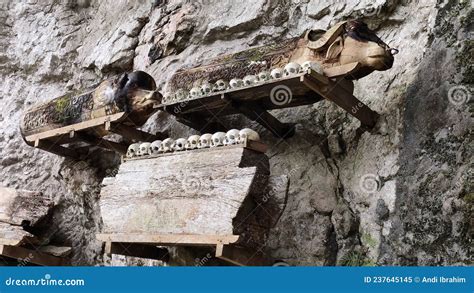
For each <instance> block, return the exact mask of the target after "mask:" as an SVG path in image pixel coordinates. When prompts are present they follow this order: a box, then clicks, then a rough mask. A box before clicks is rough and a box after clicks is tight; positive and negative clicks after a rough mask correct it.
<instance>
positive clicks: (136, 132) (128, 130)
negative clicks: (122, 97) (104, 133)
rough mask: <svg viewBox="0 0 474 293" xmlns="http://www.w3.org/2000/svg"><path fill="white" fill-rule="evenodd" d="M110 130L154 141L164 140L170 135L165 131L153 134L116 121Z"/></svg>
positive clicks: (133, 137) (127, 136) (126, 135)
mask: <svg viewBox="0 0 474 293" xmlns="http://www.w3.org/2000/svg"><path fill="white" fill-rule="evenodd" d="M110 131H111V132H113V133H117V134H120V135H121V136H123V137H125V138H128V139H135V140H137V141H147V142H153V141H155V140H163V139H165V138H167V137H168V136H167V135H166V134H164V133H157V134H151V133H148V132H145V131H141V130H138V129H135V128H133V127H130V126H126V125H123V124H115V123H113V124H112V125H111V126H110Z"/></svg>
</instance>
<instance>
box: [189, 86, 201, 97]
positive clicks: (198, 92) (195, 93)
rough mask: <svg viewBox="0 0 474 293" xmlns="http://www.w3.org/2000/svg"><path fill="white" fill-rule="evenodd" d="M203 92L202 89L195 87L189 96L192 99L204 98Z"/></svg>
mask: <svg viewBox="0 0 474 293" xmlns="http://www.w3.org/2000/svg"><path fill="white" fill-rule="evenodd" d="M202 94H203V92H202V89H201V88H200V87H193V88H192V89H191V90H190V91H189V96H190V97H191V98H198V97H200V96H202Z"/></svg>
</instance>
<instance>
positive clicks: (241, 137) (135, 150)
mask: <svg viewBox="0 0 474 293" xmlns="http://www.w3.org/2000/svg"><path fill="white" fill-rule="evenodd" d="M246 140H255V141H259V140H260V136H259V134H258V133H257V132H256V131H254V130H252V129H250V128H244V129H242V130H237V129H231V130H229V131H227V133H226V132H216V133H214V134H210V133H205V134H203V135H191V136H190V137H188V138H187V139H186V138H178V139H176V140H174V139H172V138H167V139H165V140H163V141H161V140H156V141H154V142H152V143H150V142H143V143H134V144H131V145H130V146H129V147H128V150H127V157H128V158H133V157H139V156H147V155H156V154H160V153H168V152H178V151H184V150H194V149H203V148H209V147H211V148H213V147H219V146H227V145H234V144H239V143H244V142H245V141H246Z"/></svg>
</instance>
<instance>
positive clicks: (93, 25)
mask: <svg viewBox="0 0 474 293" xmlns="http://www.w3.org/2000/svg"><path fill="white" fill-rule="evenodd" d="M374 3H375V4H374ZM470 5H471V2H470V1H454V0H446V1H434V0H432V1H396V0H381V1H375V2H374V1H355V0H354V1H353V0H350V1H310V0H292V1H290V0H284V1H276V0H272V1H250V0H248V1H247V0H245V1H244V0H243V1H217V0H202V1H177V0H168V1H144V0H140V1H113V2H110V1H97V0H91V1H87V0H81V1H78V0H69V1H53V0H45V1H18V2H16V1H15V2H14V1H5V0H1V2H0V36H1V37H0V80H1V85H0V109H1V111H0V122H1V127H0V185H2V186H5V187H13V188H21V189H28V190H39V191H42V192H43V193H45V194H48V195H51V196H52V197H53V198H54V200H55V202H56V204H57V208H56V210H55V213H54V217H53V223H52V225H51V227H50V228H49V230H48V231H47V233H48V235H49V236H50V239H51V241H52V242H55V243H58V242H59V243H64V246H72V247H73V250H72V254H71V255H72V259H73V262H74V263H75V264H77V265H101V264H103V263H104V261H103V257H102V252H103V247H102V243H100V242H98V241H97V240H95V233H96V232H98V231H99V230H100V228H101V225H102V223H101V217H100V209H99V206H98V196H99V190H100V182H101V180H102V178H103V177H106V176H110V174H111V173H112V174H113V172H115V170H116V167H117V165H118V164H119V163H120V160H119V158H118V156H117V155H115V154H113V153H110V152H104V151H99V150H97V152H95V153H94V156H92V157H91V158H90V159H89V160H88V161H87V162H73V161H69V160H65V159H63V158H60V157H57V156H55V155H52V154H49V153H46V152H44V151H41V150H38V149H33V148H31V147H29V146H27V145H26V144H25V143H24V142H23V140H22V138H21V136H20V133H19V129H18V125H19V121H20V117H21V115H22V113H23V111H24V110H25V109H27V108H28V107H30V106H31V105H33V104H35V103H37V102H41V101H45V100H48V99H51V98H54V97H56V96H59V95H61V94H64V93H66V92H68V91H71V90H80V89H84V88H87V87H89V86H92V85H94V84H96V83H97V82H99V81H100V80H102V79H104V78H106V77H108V76H110V75H112V74H115V73H118V72H122V71H130V70H138V69H139V70H145V71H147V72H148V73H150V74H151V75H152V76H153V77H154V78H155V79H156V81H157V83H158V85H159V87H160V89H163V90H164V89H165V88H166V83H167V81H168V80H169V78H170V77H171V75H172V74H173V72H175V71H176V70H177V69H179V68H180V67H182V66H186V65H191V64H195V63H199V62H201V61H202V60H205V59H207V58H210V57H213V56H216V55H219V54H223V53H230V52H235V51H238V50H241V49H245V48H248V47H249V46H254V45H260V44H265V43H271V42H278V41H279V40H281V39H284V38H288V37H293V36H301V35H303V34H304V32H305V30H306V29H308V28H321V29H327V28H328V27H330V26H331V24H334V23H335V22H337V21H340V20H343V19H347V18H355V17H362V18H363V19H364V20H365V21H366V22H368V24H369V26H370V27H371V28H373V29H375V30H376V31H377V33H378V35H379V36H380V37H381V39H383V40H384V41H386V42H387V43H388V44H390V45H391V46H393V47H396V48H398V49H399V50H400V54H398V55H397V56H396V60H395V64H394V66H393V68H392V69H391V70H389V71H386V72H375V73H373V74H371V75H370V76H368V77H366V78H364V79H362V80H359V81H357V82H356V83H355V96H357V97H358V98H360V99H361V100H362V101H363V102H364V103H366V104H367V105H369V106H370V107H371V108H372V109H373V110H375V111H377V112H378V113H379V114H380V115H381V118H380V120H379V122H378V124H377V126H376V127H375V128H374V129H373V130H371V131H370V132H363V131H361V129H360V124H359V122H358V121H357V120H356V119H354V118H353V117H352V116H350V115H349V114H348V113H346V112H344V111H342V110H341V109H340V108H338V107H337V106H336V105H334V104H332V103H330V102H327V101H322V102H320V103H318V104H315V105H312V106H303V107H298V108H293V109H286V110H278V111H273V114H275V116H277V117H278V118H279V119H281V120H282V121H284V122H294V123H297V131H296V134H295V136H294V137H292V138H289V139H287V140H283V141H282V140H280V139H278V138H276V137H273V136H272V135H271V134H270V133H269V132H268V131H266V130H265V129H263V128H261V127H260V126H258V125H257V124H255V123H253V122H251V121H249V120H246V119H245V118H242V117H232V118H229V119H226V121H224V122H225V123H226V125H230V126H232V127H233V128H243V127H251V128H254V129H257V130H258V131H259V132H260V135H261V137H262V140H263V141H265V142H266V143H268V144H269V145H270V146H271V147H270V150H269V152H268V156H269V157H270V171H271V174H272V176H283V175H284V176H287V178H288V180H289V186H288V191H289V193H288V199H287V203H286V207H285V211H284V212H283V214H282V216H281V217H280V220H279V221H278V223H276V225H275V227H274V228H273V229H272V231H271V233H270V237H269V239H268V241H267V243H262V247H264V249H265V251H266V252H267V253H268V254H269V255H271V256H272V257H274V258H275V259H280V260H284V261H286V262H288V263H290V264H292V265H334V264H342V265H373V264H383V265H463V264H469V263H472V255H473V254H472V251H471V250H470V249H472V248H471V247H472V236H473V232H474V230H473V228H472V227H473V223H472V218H473V207H472V204H473V201H474V199H473V198H474V197H473V193H472V192H473V191H472V182H473V180H472V165H473V155H472V150H473V140H472V129H473V127H472V126H473V125H472V99H471V96H472V85H473V75H472V74H473V73H472V64H471V63H472V61H471V60H472V50H473V42H472V31H470V30H469V29H472V19H474V17H473V15H472V7H470ZM144 129H145V130H148V131H152V132H155V131H163V130H167V131H169V133H170V136H172V137H184V136H187V135H190V134H193V133H196V131H194V130H191V129H189V128H187V127H186V126H183V125H181V124H179V123H177V122H176V121H175V119H174V118H173V117H171V116H168V115H167V114H165V113H161V112H160V113H157V114H156V115H154V116H153V117H152V118H151V119H150V120H149V121H148V123H147V124H146V125H145V126H144ZM382 202H383V205H382V204H381V203H382ZM178 254H179V253H178ZM181 255H188V254H187V253H183V252H181ZM188 258H191V260H192V261H191V263H193V262H194V259H193V258H192V256H189V257H188ZM121 261H122V262H123V263H126V264H131V263H133V261H130V260H123V258H120V257H117V258H116V259H114V260H113V262H112V263H113V264H118V263H120V262H121ZM106 263H110V261H107V260H106ZM142 263H143V264H153V262H146V261H144V262H142ZM184 263H186V262H184ZM155 264H156V263H155Z"/></svg>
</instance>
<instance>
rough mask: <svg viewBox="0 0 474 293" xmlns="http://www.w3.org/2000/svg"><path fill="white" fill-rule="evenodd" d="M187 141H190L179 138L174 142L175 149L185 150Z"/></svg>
mask: <svg viewBox="0 0 474 293" xmlns="http://www.w3.org/2000/svg"><path fill="white" fill-rule="evenodd" d="M187 142H188V141H187V140H186V139H185V138H178V139H177V140H176V141H175V142H174V144H173V150H174V151H184V148H185V147H186V143H187Z"/></svg>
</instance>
